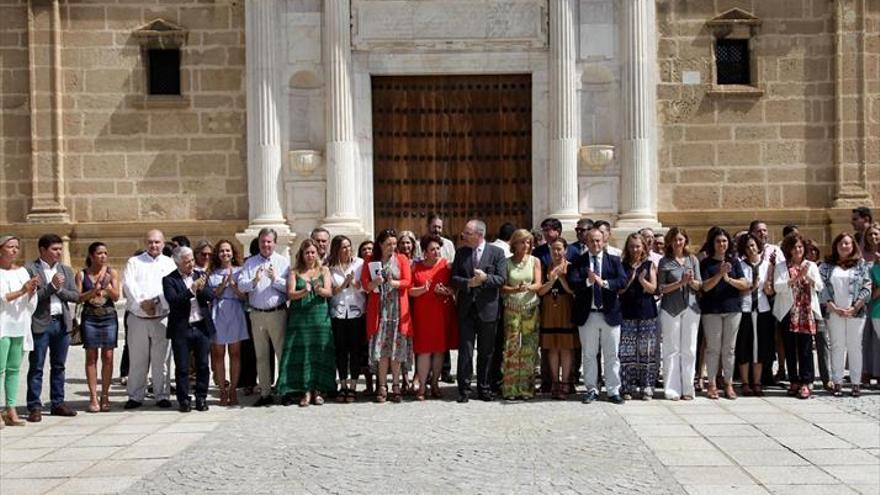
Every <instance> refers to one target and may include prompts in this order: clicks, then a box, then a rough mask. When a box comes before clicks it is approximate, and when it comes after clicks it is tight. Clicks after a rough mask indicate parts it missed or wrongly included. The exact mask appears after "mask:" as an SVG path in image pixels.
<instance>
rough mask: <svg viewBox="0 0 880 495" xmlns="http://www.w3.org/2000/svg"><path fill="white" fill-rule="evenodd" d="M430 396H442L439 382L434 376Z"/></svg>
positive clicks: (435, 397) (436, 397)
mask: <svg viewBox="0 0 880 495" xmlns="http://www.w3.org/2000/svg"><path fill="white" fill-rule="evenodd" d="M431 397H432V398H434V399H439V398H441V397H442V395H441V394H440V383H439V382H438V381H437V379H436V378H435V379H434V381H433V382H431Z"/></svg>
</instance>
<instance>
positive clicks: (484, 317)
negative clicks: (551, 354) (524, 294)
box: [451, 220, 507, 403]
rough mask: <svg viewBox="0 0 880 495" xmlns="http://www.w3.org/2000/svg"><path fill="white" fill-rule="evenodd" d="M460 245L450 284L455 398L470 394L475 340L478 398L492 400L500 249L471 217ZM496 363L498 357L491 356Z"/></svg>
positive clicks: (502, 263)
mask: <svg viewBox="0 0 880 495" xmlns="http://www.w3.org/2000/svg"><path fill="white" fill-rule="evenodd" d="M461 236H462V241H463V247H461V248H459V249H458V251H456V253H455V261H454V262H453V264H452V280H451V282H452V286H453V287H455V288H456V289H457V292H458V297H457V301H456V306H457V310H458V321H459V332H460V334H459V344H458V394H459V397H458V402H459V403H466V402H467V401H468V399H469V398H470V394H471V375H472V374H473V355H474V343H475V342H476V344H477V351H478V353H477V390H478V397H479V398H480V400H484V401H491V400H492V391H491V386H492V383H491V382H492V375H493V374H497V373H498V371H496V372H495V373H493V370H492V367H493V366H492V364H493V355H494V353H495V333H496V331H497V320H498V295H499V288H500V287H501V286H502V285H504V282H505V280H506V278H507V270H506V262H507V259H506V258H505V257H504V251H502V250H501V248H499V247H497V246H493V245H491V244H489V243H487V242H486V224H485V223H484V222H483V221H481V220H471V221H469V222H468V223H467V224H466V225H465V227H464V231H462V233H461ZM494 361H495V362H496V365H500V360H494Z"/></svg>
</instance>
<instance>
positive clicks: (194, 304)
mask: <svg viewBox="0 0 880 495" xmlns="http://www.w3.org/2000/svg"><path fill="white" fill-rule="evenodd" d="M194 274H195V271H193V273H191V274H189V275H184V274H183V273H181V274H180V276H181V278H183V283H184V285H186V288H187V289H189V290H190V292H192V286H193V282H194V281H195V280H193V275H194ZM205 276H206V277H207V275H205ZM203 319H204V317H203V316H202V308H200V307H199V301H198V300H197V299H196V296H195V294H193V296H192V297H191V298H190V299H189V322H190V323H197V322H200V321H202V320H203Z"/></svg>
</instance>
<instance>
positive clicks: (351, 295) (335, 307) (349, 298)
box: [330, 258, 367, 320]
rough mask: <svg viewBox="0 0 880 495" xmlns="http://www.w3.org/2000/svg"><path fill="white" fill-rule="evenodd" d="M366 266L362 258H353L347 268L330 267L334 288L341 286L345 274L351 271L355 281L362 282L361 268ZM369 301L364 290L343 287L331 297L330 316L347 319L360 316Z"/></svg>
mask: <svg viewBox="0 0 880 495" xmlns="http://www.w3.org/2000/svg"><path fill="white" fill-rule="evenodd" d="M363 268H364V260H362V259H360V258H354V259H352V261H351V263H349V264H348V266H347V267H345V269H343V267H341V266H332V267H330V277H331V278H332V279H333V280H332V286H333V287H334V288H336V287H339V286H341V285H342V284H343V283H344V282H345V276H346V275H348V274H349V273H351V274H352V276H353V277H354V281H355V282H358V283H360V280H361V270H363ZM366 303H367V295H366V294H365V293H364V291H362V290H360V289H356V288H354V287H348V288H346V289H343V290H341V291H340V292H339V294H336V295H335V296H333V297H331V298H330V317H331V318H338V319H341V320H347V319H352V318H360V317H361V316H363V315H364V313H365V309H364V308H365V306H366Z"/></svg>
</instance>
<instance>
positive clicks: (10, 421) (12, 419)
mask: <svg viewBox="0 0 880 495" xmlns="http://www.w3.org/2000/svg"><path fill="white" fill-rule="evenodd" d="M0 419H2V420H3V424H5V425H6V426H24V425H26V424H27V423H26V422H25V421H24V420H22V419H21V418H19V417H18V414H16V413H15V409H12V408H8V409H6V410H5V411H3V412H2V413H0Z"/></svg>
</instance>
